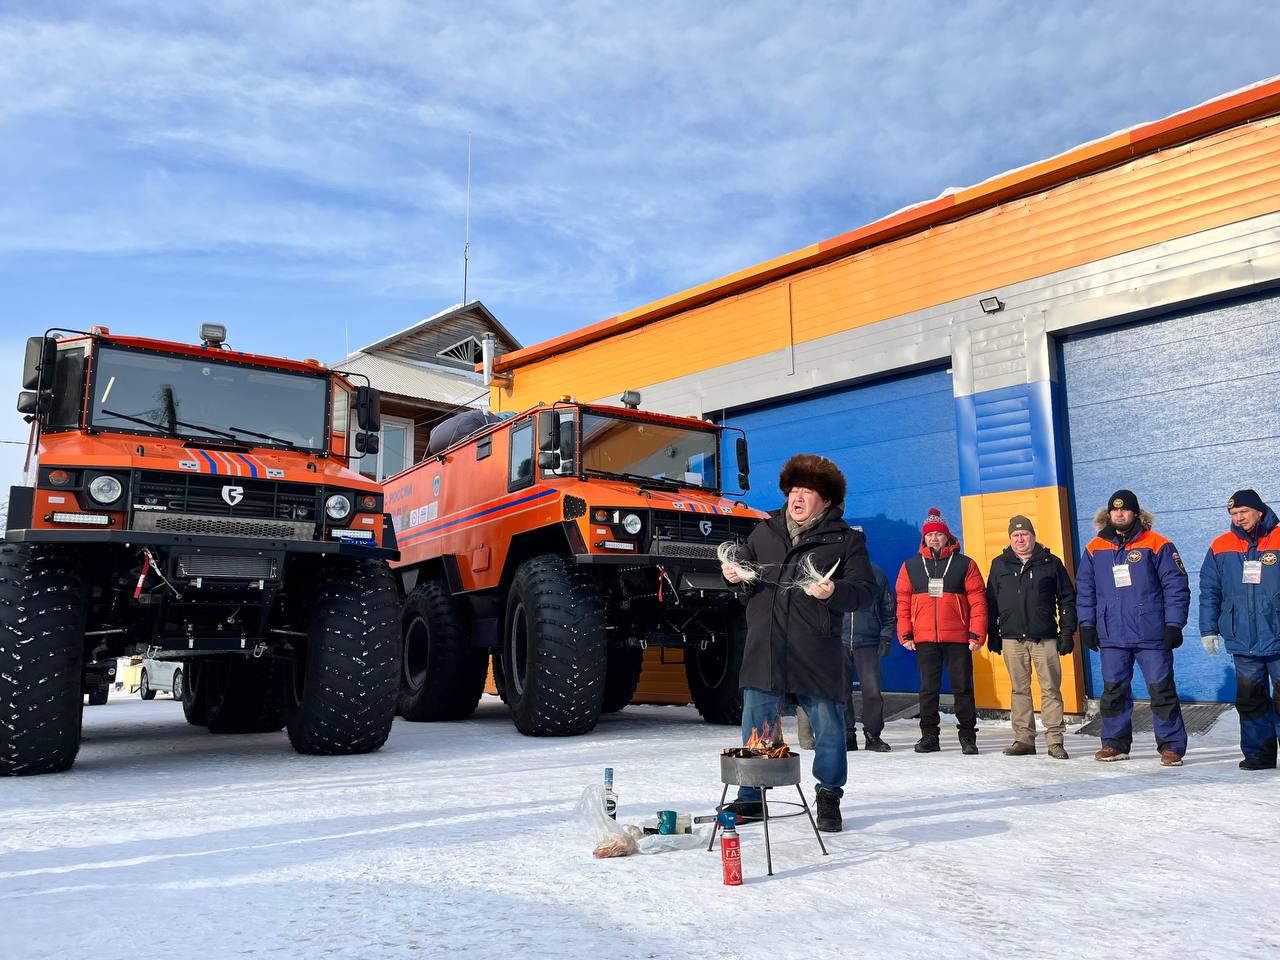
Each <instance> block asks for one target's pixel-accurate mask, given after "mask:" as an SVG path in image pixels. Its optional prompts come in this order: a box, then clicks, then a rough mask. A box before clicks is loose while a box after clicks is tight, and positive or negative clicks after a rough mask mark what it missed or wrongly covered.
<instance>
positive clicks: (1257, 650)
mask: <svg viewBox="0 0 1280 960" xmlns="http://www.w3.org/2000/svg"><path fill="white" fill-rule="evenodd" d="M1227 512H1228V513H1229V514H1230V516H1231V529H1230V530H1228V531H1227V532H1226V533H1224V534H1222V536H1220V537H1218V538H1217V539H1216V540H1214V541H1213V543H1212V544H1211V545H1210V546H1209V551H1208V553H1206V554H1205V556H1204V563H1203V564H1202V565H1201V566H1200V642H1201V643H1203V644H1204V649H1205V652H1206V653H1208V654H1210V655H1214V656H1216V655H1217V653H1218V651H1219V650H1220V649H1221V648H1222V647H1223V646H1224V645H1225V646H1226V648H1227V652H1228V653H1229V654H1231V656H1232V659H1233V660H1234V661H1235V667H1236V713H1237V714H1239V716H1240V752H1241V753H1243V754H1244V759H1243V760H1241V761H1240V769H1241V770H1274V769H1275V768H1276V738H1277V735H1280V630H1277V624H1276V612H1277V611H1280V521H1277V519H1276V513H1275V511H1274V510H1272V509H1271V508H1270V507H1268V506H1267V505H1266V504H1265V503H1264V502H1263V500H1262V498H1261V497H1260V496H1258V494H1257V492H1256V491H1254V490H1237V491H1236V492H1235V493H1233V494H1232V495H1231V498H1230V499H1229V500H1227Z"/></svg>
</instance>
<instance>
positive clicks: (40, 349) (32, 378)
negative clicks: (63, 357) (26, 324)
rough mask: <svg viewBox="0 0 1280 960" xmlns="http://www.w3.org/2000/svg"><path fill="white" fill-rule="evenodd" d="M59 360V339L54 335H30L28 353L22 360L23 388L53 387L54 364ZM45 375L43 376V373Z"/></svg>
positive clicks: (48, 388)
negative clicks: (54, 337)
mask: <svg viewBox="0 0 1280 960" xmlns="http://www.w3.org/2000/svg"><path fill="white" fill-rule="evenodd" d="M57 360H58V341H57V340H55V339H53V337H28V338H27V355H26V357H25V358H24V359H23V362H22V389H23V390H34V389H35V388H36V387H38V386H41V385H42V384H41V379H43V381H44V383H43V386H44V388H45V389H46V390H52V389H53V365H54V364H55V363H56V362H57ZM42 372H43V374H44V376H43V378H41V373H42Z"/></svg>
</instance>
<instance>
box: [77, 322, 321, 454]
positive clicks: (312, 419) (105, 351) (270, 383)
mask: <svg viewBox="0 0 1280 960" xmlns="http://www.w3.org/2000/svg"><path fill="white" fill-rule="evenodd" d="M93 384H94V390H93V393H94V396H93V406H92V410H91V411H90V424H91V426H93V427H95V428H97V429H99V430H123V431H127V432H129V433H147V434H157V435H160V436H169V437H182V438H184V439H187V440H199V441H218V440H222V441H236V442H239V443H244V444H248V445H249V446H255V447H258V446H267V447H270V446H276V447H284V448H286V449H300V450H322V449H324V446H325V412H326V409H327V404H328V378H327V377H324V376H308V375H306V374H301V373H284V372H281V371H276V370H263V369H261V368H259V367H249V366H240V365H238V364H231V363H226V362H220V361H217V360H206V359H204V358H202V357H177V356H167V355H162V354H158V353H149V352H144V351H140V350H122V349H118V348H113V347H101V348H99V349H98V351H97V352H96V354H95V355H94V371H93Z"/></svg>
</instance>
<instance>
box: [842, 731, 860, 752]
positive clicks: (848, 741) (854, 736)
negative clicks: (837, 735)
mask: <svg viewBox="0 0 1280 960" xmlns="http://www.w3.org/2000/svg"><path fill="white" fill-rule="evenodd" d="M844 749H845V752H846V753H852V752H853V751H854V750H857V749H858V731H856V730H850V731H848V732H847V733H845V735H844Z"/></svg>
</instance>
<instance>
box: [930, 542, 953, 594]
mask: <svg viewBox="0 0 1280 960" xmlns="http://www.w3.org/2000/svg"><path fill="white" fill-rule="evenodd" d="M955 558H956V555H955V554H954V553H953V554H952V555H951V556H949V557H947V565H946V566H945V567H943V568H942V576H940V577H934V576H930V577H929V596H931V597H934V598H937V597H940V596H942V584H943V581H945V580H946V579H947V571H948V570H950V569H951V561H952V560H954V559H955ZM925 572H926V573H929V572H930V571H929V569H928V565H926V566H925Z"/></svg>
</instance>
